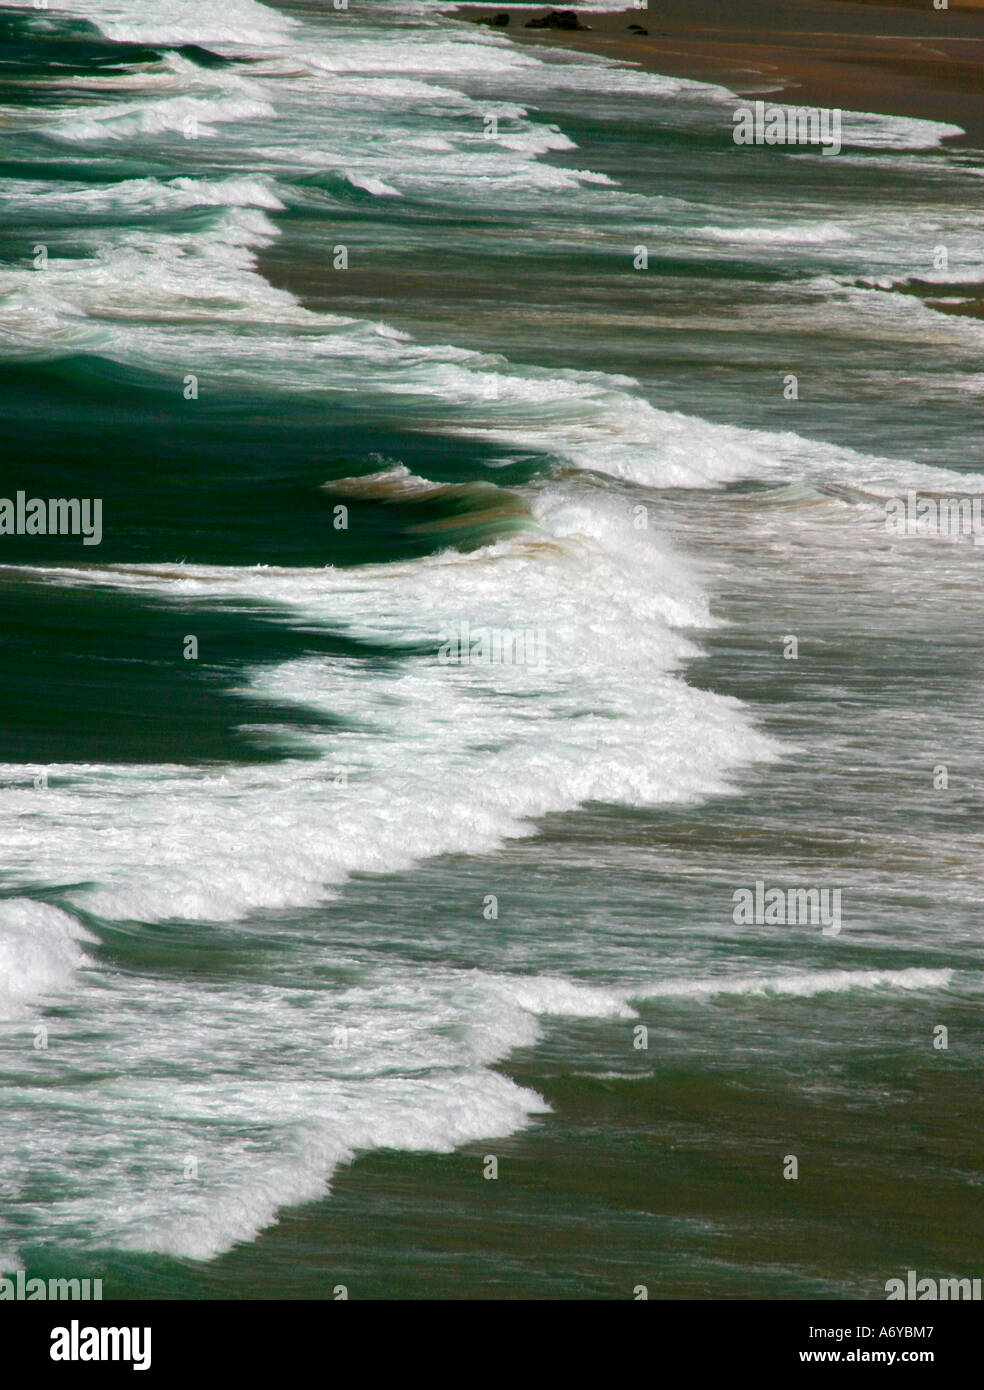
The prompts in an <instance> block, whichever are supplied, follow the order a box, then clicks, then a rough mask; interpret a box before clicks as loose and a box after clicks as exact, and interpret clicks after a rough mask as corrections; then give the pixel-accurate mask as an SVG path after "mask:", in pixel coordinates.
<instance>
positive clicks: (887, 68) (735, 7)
mask: <svg viewBox="0 0 984 1390" xmlns="http://www.w3.org/2000/svg"><path fill="white" fill-rule="evenodd" d="M657 3H658V9H657V8H655V7H654V8H650V9H636V8H634V7H633V6H631V5H626V7H625V8H624V9H622V10H619V11H597V10H579V9H577V8H576V7H575V13H576V14H577V15H578V17H579V19H580V20H581V22H582V23H584V24H586V25H590V26H591V27H590V29H582V30H552V29H527V28H525V27H524V26H525V24H526V21H527V20H528V19H530V18H533V17H540V16H542V15H544V14H546V12H547V9H548V8H553V9H562V8H565V6H564V4H563V0H560V3H557V4H555V5H553V6H547V5H527V4H523V5H511V4H505V5H501V4H500V5H464V6H458V7H457V8H456V9H454V10H448V11H447V12H446V13H447V14H448V15H449V17H450V18H453V19H455V20H459V21H462V22H464V23H468V22H472V23H480V22H482V21H484V20H488V19H490V18H491V17H492V16H494V15H497V14H502V13H508V14H509V17H510V23H509V25H508V26H504V27H502V28H496V29H495V30H494V32H496V33H499V34H502V35H504V36H506V37H507V38H509V39H511V40H513V41H515V42H519V43H530V44H534V45H537V46H548V47H552V48H558V49H567V50H568V51H570V52H581V53H585V54H591V55H594V56H598V57H604V58H610V59H614V60H616V61H619V62H624V63H632V64H634V65H636V66H638V67H639V68H641V69H642V70H644V71H647V72H655V73H662V74H664V75H666V76H668V77H683V78H691V79H693V80H696V81H700V82H711V83H716V84H718V85H720V86H725V87H729V88H731V89H732V90H733V91H734V92H735V93H736V94H737V95H740V96H742V97H748V98H758V97H763V98H764V97H771V98H772V99H773V100H774V101H777V102H780V103H788V104H792V105H798V106H804V105H805V106H818V107H833V108H840V109H841V110H845V111H870V112H877V113H879V114H881V115H891V116H908V117H914V118H916V119H920V120H931V121H945V122H948V123H950V124H953V125H958V126H961V127H962V128H963V130H964V131H965V132H966V133H965V135H964V136H960V137H953V138H952V139H950V140H948V141H947V147H948V148H953V147H954V146H959V145H970V146H977V147H981V148H984V101H982V100H981V94H982V89H984V0H975V2H974V3H973V4H967V3H966V0H965V3H964V5H963V6H962V7H961V8H959V9H957V8H956V7H954V8H951V9H949V10H945V11H942V10H941V11H937V10H934V9H933V8H932V7H931V6H929V4H928V0H927V6H926V7H925V8H923V7H920V8H913V7H912V6H910V5H901V4H898V3H895V0H782V3H780V4H778V5H776V6H772V7H770V9H769V12H768V13H767V14H763V11H762V7H761V5H760V4H758V3H757V0H654V6H655V5H656V4H657ZM630 24H636V25H639V26H641V27H644V28H645V29H646V30H647V31H648V32H647V33H646V34H644V35H643V34H638V33H633V32H631V31H630V30H629V28H628V26H629V25H630Z"/></svg>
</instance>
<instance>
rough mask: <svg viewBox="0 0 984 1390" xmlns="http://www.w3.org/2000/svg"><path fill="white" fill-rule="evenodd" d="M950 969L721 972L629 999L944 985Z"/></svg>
mask: <svg viewBox="0 0 984 1390" xmlns="http://www.w3.org/2000/svg"><path fill="white" fill-rule="evenodd" d="M952 977H953V971H952V970H927V969H922V968H920V967H917V966H913V967H910V968H909V969H906V970H803V971H791V972H789V973H788V974H783V975H763V976H756V975H748V976H720V977H718V978H713V979H697V980H690V979H683V980H660V981H658V982H656V983H654V984H651V985H644V986H637V987H635V988H633V989H632V990H631V991H630V996H629V997H631V998H632V999H636V1000H643V999H716V998H719V997H721V996H724V995H791V996H794V997H796V998H799V999H809V998H812V997H813V995H815V994H843V993H845V992H847V991H849V990H855V989H904V990H924V991H931V990H940V989H945V988H946V987H947V985H948V984H949V983H950V980H951V979H952Z"/></svg>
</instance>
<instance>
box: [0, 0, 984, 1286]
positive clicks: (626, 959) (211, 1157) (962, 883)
mask: <svg viewBox="0 0 984 1390" xmlns="http://www.w3.org/2000/svg"><path fill="white" fill-rule="evenodd" d="M0 26H2V38H3V49H2V63H0V87H2V92H0V190H2V197H3V204H4V218H3V224H2V229H0V344H2V353H0V362H2V365H0V400H2V411H3V431H2V435H3V445H2V451H3V453H2V457H3V464H2V485H0V497H11V498H13V497H14V496H15V495H16V493H17V492H18V491H24V492H25V493H26V494H27V495H28V496H35V495H36V496H43V497H45V498H48V497H52V498H53V497H80V498H100V499H101V500H102V503H103V538H102V542H101V544H100V545H99V546H98V547H95V546H91V547H87V546H84V545H83V544H82V542H81V539H80V538H79V537H77V536H29V535H3V536H0V543H2V546H3V553H2V554H0V564H2V567H0V585H2V586H3V592H4V598H5V603H4V608H3V613H4V621H3V643H4V645H3V652H4V658H5V660H4V667H3V674H4V680H3V686H2V694H0V759H2V763H3V766H2V767H0V830H2V843H3V846H4V857H3V867H2V879H0V892H2V897H0V971H2V973H0V1020H2V1022H0V1049H2V1069H3V1078H4V1091H5V1096H4V1107H3V1118H2V1121H0V1123H2V1126H3V1154H4V1158H3V1164H2V1169H0V1196H2V1205H0V1255H2V1257H3V1258H2V1259H0V1267H2V1268H4V1269H13V1268H16V1267H19V1266H22V1265H23V1266H26V1267H27V1268H28V1269H29V1271H30V1272H31V1274H32V1275H33V1274H35V1273H37V1274H41V1275H44V1274H48V1273H54V1274H66V1273H68V1272H70V1271H78V1272H80V1273H84V1274H88V1275H90V1276H97V1275H100V1274H101V1275H102V1276H103V1277H104V1278H105V1280H106V1288H107V1296H108V1295H109V1294H110V1293H112V1294H115V1295H123V1296H133V1297H149V1296H158V1295H162V1294H164V1295H168V1296H175V1297H255V1296H267V1297H270V1296H273V1297H277V1296H281V1297H298V1296H303V1297H321V1298H326V1297H332V1296H334V1291H335V1289H336V1287H337V1286H338V1285H340V1284H343V1285H344V1286H345V1287H346V1288H347V1289H348V1291H349V1294H350V1296H351V1297H408V1296H409V1297H425V1296H434V1297H451V1296H457V1297H476V1298H479V1297H487V1296H490V1295H491V1296H508V1297H517V1298H535V1297H549V1296H553V1297H578V1296H591V1297H605V1298H609V1297H631V1296H632V1290H633V1289H634V1288H635V1287H636V1286H637V1285H638V1284H640V1283H642V1284H645V1285H646V1286H647V1287H648V1288H649V1290H650V1295H651V1296H652V1297H691V1296H692V1297H707V1296H728V1297H754V1296H758V1297H763V1296H766V1297H776V1298H786V1299H795V1298H800V1297H807V1296H828V1297H845V1296H849V1297H855V1296H857V1297H868V1298H876V1297H880V1296H883V1292H884V1284H885V1281H886V1280H887V1279H889V1278H891V1277H894V1276H895V1275H897V1274H898V1273H899V1271H900V1270H905V1269H907V1268H916V1269H918V1270H919V1272H920V1274H929V1275H940V1276H948V1275H966V1276H972V1275H975V1274H977V1273H979V1270H978V1269H977V1267H976V1266H975V1263H974V1261H975V1259H976V1247H975V1243H974V1221H975V1218H976V1215H977V1213H978V1211H979V1206H980V1201H979V1187H980V1175H979V1157H978V1155H979V1152H980V1139H981V1133H980V1130H981V1121H980V1112H979V1104H978V1101H977V1092H978V1071H979V1068H978V1062H977V1058H978V1056H979V1048H980V1045H981V1043H982V1041H984V1039H982V1029H981V1024H980V1008H979V1005H980V986H981V960H980V952H979V946H978V939H979V925H978V918H979V913H978V904H979V901H980V886H979V885H980V872H979V871H980V847H979V834H978V832H977V822H976V811H977V786H978V783H979V779H980V774H981V767H980V755H979V740H978V739H977V737H976V730H977V720H978V719H979V713H980V710H979V693H978V692H979V685H980V680H979V671H980V661H979V654H978V650H977V646H978V644H977V642H976V640H975V638H976V628H975V618H976V600H977V594H976V578H977V564H978V558H979V551H978V549H977V547H976V546H975V545H973V544H971V543H969V542H968V541H967V540H966V539H962V540H956V541H953V540H949V539H946V538H935V539H934V538H930V537H925V538H919V537H915V538H898V537H894V536H890V535H889V534H888V533H887V532H886V528H885V524H884V503H885V499H886V498H889V497H894V496H896V495H904V493H905V492H906V491H907V490H908V489H919V490H920V491H922V492H932V493H935V494H942V495H950V494H956V493H965V492H979V491H980V490H981V488H982V486H984V478H982V476H981V473H982V472H984V470H981V468H980V460H979V455H980V444H979V429H978V421H979V398H980V391H981V383H982V377H981V375H980V371H979V365H978V364H979V351H980V340H981V328H980V326H979V324H978V322H977V321H976V320H975V319H974V318H972V317H958V316H955V315H946V314H943V313H940V312H937V311H936V310H934V309H933V308H931V307H929V306H927V305H926V304H924V303H923V302H922V300H921V298H920V297H919V296H918V295H915V294H911V293H908V292H907V291H908V290H910V289H911V288H913V286H914V285H917V284H919V285H922V284H923V283H927V284H929V285H933V284H937V285H939V286H947V287H949V288H948V291H947V292H948V293H950V294H953V293H958V294H960V295H963V294H964V292H965V296H966V298H967V299H968V300H970V299H971V298H972V297H973V296H974V295H975V294H976V293H977V290H978V285H977V282H978V281H979V276H980V269H979V253H978V246H979V233H978V230H977V222H978V213H977V207H978V203H979V192H978V190H979V188H980V182H979V180H980V176H981V171H982V156H981V153H980V152H979V151H976V150H974V149H973V148H971V147H970V146H969V145H968V143H967V141H966V140H962V139H961V138H960V133H959V131H958V130H957V129H955V128H953V127H943V126H939V125H934V124H932V123H928V122H916V121H910V120H905V119H902V118H898V117H892V116H870V115H867V116H865V115H851V114H850V113H845V116H844V150H843V152H842V153H841V154H840V155H839V156H837V157H836V158H826V157H823V156H821V155H819V154H813V153H810V152H809V151H788V150H784V149H754V148H751V149H744V148H742V149H739V148H738V147H736V146H735V145H734V144H733V142H732V139H731V112H732V110H733V107H734V104H735V97H734V96H733V95H731V94H730V93H728V92H727V91H725V90H724V89H722V88H714V87H708V86H705V85H701V84H697V83H687V82H683V81H681V80H678V79H671V78H664V77H660V76H656V75H649V74H644V73H641V72H636V71H634V70H630V69H628V68H625V67H619V66H618V65H614V64H609V63H605V62H601V61H597V60H590V59H587V58H585V57H583V56H577V57H575V56H572V55H569V54H565V53H564V52H562V51H560V50H550V51H544V50H541V49H539V48H538V49H537V50H536V51H535V52H534V51H533V50H532V49H530V48H524V47H521V46H519V45H517V44H515V43H511V42H510V41H509V40H508V39H505V38H502V37H501V36H499V35H495V34H491V33H488V32H485V31H482V30H478V29H476V28H475V27H474V26H471V25H466V24H462V23H461V22H459V21H455V20H454V19H452V18H449V17H448V16H446V15H445V14H443V13H442V12H441V11H440V10H439V9H436V8H432V7H427V6H423V5H405V6H400V5H374V6H372V7H371V8H369V7H366V8H365V9H357V7H355V6H354V5H353V7H352V9H351V10H350V11H346V12H338V11H334V10H332V9H330V8H329V7H328V6H326V5H314V4H304V5H300V4H290V5H286V4H285V5H279V6H272V5H260V4H258V3H253V0H232V3H226V4H223V5H222V6H219V5H211V4H191V3H178V2H177V0H170V3H168V4H165V5H155V6H153V7H151V6H148V5H146V4H142V3H137V0H116V3H113V4H99V3H96V0H72V2H71V4H69V5H67V6H64V7H62V8H58V9H55V8H52V9H48V10H45V11H34V10H33V9H28V8H23V9H16V8H10V7H5V8H3V9H0ZM940 246H943V247H945V248H946V252H947V264H946V267H945V268H939V269H937V268H935V260H937V259H938V257H937V256H936V254H935V253H936V250H937V248H938V247H940ZM41 247H43V248H44V250H45V253H46V264H45V265H43V267H42V268H38V267H37V259H38V254H39V252H38V248H41ZM640 247H644V248H645V249H646V253H647V254H646V259H647V261H648V265H647V268H646V269H636V268H635V262H636V261H637V260H638V259H639V256H638V249H639V248H640ZM340 248H344V253H345V254H344V255H343V256H342V257H341V261H342V262H343V263H344V262H345V261H346V260H347V268H345V269H342V268H341V267H340V266H339V267H337V268H336V261H337V260H338V259H339V250H340ZM41 259H42V261H44V260H45V257H44V256H42V258H41ZM954 287H956V290H954ZM789 373H793V374H795V375H796V377H797V379H798V386H799V391H798V399H795V400H789V399H785V398H784V394H783V382H784V378H785V377H786V376H787V375H788V374H789ZM979 470H980V471H979ZM464 624H468V625H469V626H470V628H471V629H472V630H478V629H483V628H484V629H492V630H494V631H495V632H498V633H503V632H505V633H511V634H515V633H518V632H527V631H532V632H535V633H537V634H538V635H540V636H542V642H543V645H542V651H541V655H542V660H537V661H535V662H532V663H529V664H507V663H495V664H491V665H489V664H481V663H476V664H450V665H449V664H447V663H446V662H444V661H442V659H441V656H440V651H441V647H442V645H443V644H444V643H445V642H446V639H447V635H448V633H449V632H454V631H457V630H460V629H461V627H462V625H464ZM790 635H794V636H796V637H797V640H798V656H797V659H796V660H786V659H784V655H783V652H784V647H785V646H786V640H787V638H788V636H790ZM189 637H193V638H195V639H196V641H197V655H195V656H192V657H190V658H189V657H188V656H187V655H186V653H187V652H188V639H189ZM943 764H945V765H946V767H947V769H948V775H947V786H946V787H940V786H934V769H936V768H938V767H940V765H943ZM935 780H936V781H938V780H939V779H938V777H937V778H936V779H935ZM759 880H764V881H767V882H768V883H770V884H776V885H781V886H783V887H797V886H804V887H805V886H816V887H817V888H826V889H828V890H830V889H835V888H836V889H839V890H840V892H841V894H842V900H843V922H842V927H841V930H840V931H839V933H837V934H836V935H831V934H824V933H823V932H822V931H821V930H820V927H819V925H813V924H794V925H778V924H771V923H761V924H759V925H755V926H747V925H739V924H736V922H735V921H734V917H733V895H734V893H735V891H736V890H737V889H739V888H741V887H744V886H748V885H754V884H755V882H756V881H759ZM940 1026H943V1027H945V1028H947V1029H948V1042H949V1046H948V1047H947V1048H946V1049H945V1050H944V1049H941V1048H939V1047H936V1046H934V1039H935V1038H936V1036H937V1034H936V1032H935V1031H934V1030H937V1029H938V1028H939V1027H940ZM641 1028H644V1029H645V1030H647V1031H646V1032H645V1033H640V1031H639V1030H640V1029H641ZM642 1042H645V1044H646V1045H645V1046H641V1045H640V1044H641V1043H642ZM788 1155H795V1156H796V1157H797V1159H798V1162H799V1177H798V1178H797V1179H796V1180H795V1181H786V1180H784V1178H783V1166H784V1162H785V1160H786V1157H787V1156H788ZM489 1157H495V1158H496V1159H497V1160H498V1166H499V1172H498V1177H497V1178H496V1179H495V1180H489V1179H486V1177H485V1176H484V1173H485V1171H486V1169H487V1162H486V1160H487V1158H489Z"/></svg>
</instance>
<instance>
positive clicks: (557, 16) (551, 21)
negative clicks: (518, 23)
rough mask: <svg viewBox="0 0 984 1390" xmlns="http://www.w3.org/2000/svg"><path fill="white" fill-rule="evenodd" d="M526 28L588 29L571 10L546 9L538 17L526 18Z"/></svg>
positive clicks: (588, 26)
mask: <svg viewBox="0 0 984 1390" xmlns="http://www.w3.org/2000/svg"><path fill="white" fill-rule="evenodd" d="M526 28H527V29H590V28H591V25H590V24H582V23H581V21H580V20H579V19H578V17H577V15H576V14H575V13H574V11H573V10H547V13H546V14H545V15H542V16H541V17H540V18H539V19H528V20H527V21H526Z"/></svg>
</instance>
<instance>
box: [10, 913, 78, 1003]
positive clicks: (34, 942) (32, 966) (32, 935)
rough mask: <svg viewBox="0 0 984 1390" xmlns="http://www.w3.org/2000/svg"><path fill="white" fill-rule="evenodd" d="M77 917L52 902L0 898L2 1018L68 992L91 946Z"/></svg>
mask: <svg viewBox="0 0 984 1390" xmlns="http://www.w3.org/2000/svg"><path fill="white" fill-rule="evenodd" d="M91 940H93V938H92V936H91V935H90V934H89V933H88V932H86V931H85V930H84V929H83V928H82V927H81V926H80V924H79V923H78V922H77V921H76V920H75V918H74V917H70V916H69V915H68V913H66V912H63V911H62V910H61V909H60V908H57V907H54V906H52V905H51V904H50V903H42V902H34V901H32V900H30V899H27V898H0V1019H10V1018H17V1017H19V1016H20V1015H22V1014H23V1013H25V1012H26V1011H27V1010H28V1008H29V1006H31V1005H36V1004H38V1003H39V1002H42V1001H44V1000H46V999H48V998H49V997H50V996H53V995H57V994H60V993H63V992H64V991H65V990H67V989H69V988H70V987H71V985H72V983H73V981H74V979H75V975H76V972H77V971H78V970H79V969H80V968H81V967H82V966H83V965H85V964H87V959H86V956H85V953H84V951H83V949H82V946H81V945H80V942H85V941H91Z"/></svg>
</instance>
